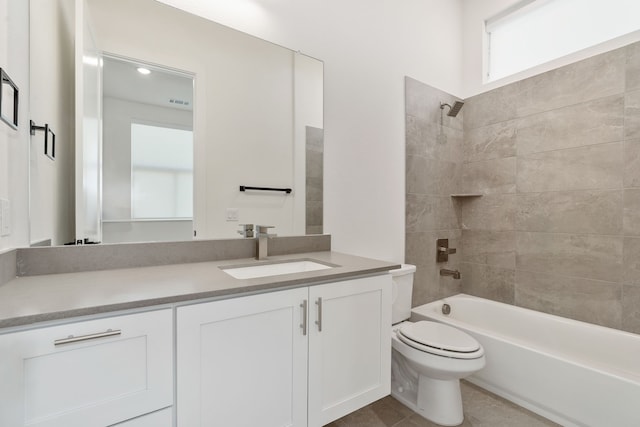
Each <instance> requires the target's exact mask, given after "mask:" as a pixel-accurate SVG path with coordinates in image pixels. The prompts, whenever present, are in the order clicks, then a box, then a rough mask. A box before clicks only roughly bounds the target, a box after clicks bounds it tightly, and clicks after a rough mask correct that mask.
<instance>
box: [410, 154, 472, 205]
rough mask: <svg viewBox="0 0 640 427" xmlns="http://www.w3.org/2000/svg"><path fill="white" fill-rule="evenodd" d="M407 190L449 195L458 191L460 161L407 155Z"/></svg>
mask: <svg viewBox="0 0 640 427" xmlns="http://www.w3.org/2000/svg"><path fill="white" fill-rule="evenodd" d="M406 169H407V177H406V178H407V181H406V182H407V190H406V191H407V192H408V193H417V194H432V195H441V196H445V195H446V196H449V195H451V194H454V193H457V192H459V191H460V163H459V162H458V163H455V162H446V161H440V160H431V159H427V158H425V157H422V156H407V166H406Z"/></svg>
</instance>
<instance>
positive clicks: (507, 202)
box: [461, 194, 516, 231]
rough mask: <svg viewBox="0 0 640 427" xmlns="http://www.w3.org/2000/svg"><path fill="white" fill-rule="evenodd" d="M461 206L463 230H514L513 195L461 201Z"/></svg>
mask: <svg viewBox="0 0 640 427" xmlns="http://www.w3.org/2000/svg"><path fill="white" fill-rule="evenodd" d="M461 204H462V228H464V229H469V230H494V231H509V230H514V229H515V212H516V195H515V194H490V195H486V196H482V197H476V198H473V199H469V200H466V201H463V202H462V203H461Z"/></svg>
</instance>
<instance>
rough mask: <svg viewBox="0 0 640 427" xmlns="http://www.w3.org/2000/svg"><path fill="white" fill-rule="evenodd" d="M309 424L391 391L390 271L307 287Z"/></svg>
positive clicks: (327, 420)
mask: <svg viewBox="0 0 640 427" xmlns="http://www.w3.org/2000/svg"><path fill="white" fill-rule="evenodd" d="M309 302H310V306H311V308H312V309H311V310H310V311H309V313H310V323H311V328H310V334H309V386H308V390H309V400H308V402H309V427H316V426H323V425H325V424H328V423H330V422H331V421H333V420H336V419H338V418H340V417H342V416H344V415H347V414H349V413H351V412H353V411H355V410H357V409H359V408H362V407H363V406H366V405H368V404H369V403H371V402H373V401H375V400H377V399H380V398H381V397H383V396H386V395H388V394H389V392H390V390H391V336H390V330H391V276H390V275H384V276H374V277H369V278H361V279H354V280H347V281H344V282H337V283H329V284H326V285H320V286H313V287H310V288H309Z"/></svg>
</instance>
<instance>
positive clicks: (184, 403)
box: [176, 288, 307, 427]
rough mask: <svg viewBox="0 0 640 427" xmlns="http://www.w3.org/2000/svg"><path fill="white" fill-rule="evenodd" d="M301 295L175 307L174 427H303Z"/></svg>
mask: <svg viewBox="0 0 640 427" xmlns="http://www.w3.org/2000/svg"><path fill="white" fill-rule="evenodd" d="M306 299H307V289H306V288H300V289H293V290H289V291H283V292H271V293H266V294H259V295H253V296H248V297H240V298H233V299H228V300H223V301H214V302H209V303H202V304H195V305H191V306H186V307H179V308H178V310H177V330H176V334H177V335H176V336H177V354H176V357H177V381H178V386H177V408H176V409H177V414H178V426H184V427H196V426H202V427H208V426H224V427H233V426H246V427H250V426H260V427H276V426H281V427H284V426H303V425H305V424H306V417H307V398H306V395H307V378H306V376H307V339H306V336H305V335H303V333H302V332H303V331H302V328H301V326H300V325H303V326H304V321H305V320H306V319H305V318H304V315H305V310H304V306H301V305H303V301H305V300H306Z"/></svg>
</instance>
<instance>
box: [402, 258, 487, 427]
mask: <svg viewBox="0 0 640 427" xmlns="http://www.w3.org/2000/svg"><path fill="white" fill-rule="evenodd" d="M415 271H416V267H415V266H413V265H408V264H403V265H402V267H401V268H399V269H397V270H392V271H391V275H392V277H393V293H392V298H393V306H392V315H391V317H392V323H393V325H392V326H391V347H392V349H393V350H392V352H393V354H392V361H391V365H392V366H391V395H392V396H393V397H394V398H396V399H397V400H399V401H400V402H401V403H403V404H404V405H405V406H407V407H409V408H410V409H412V410H413V411H415V412H417V413H418V414H420V415H422V416H423V417H424V418H426V419H428V420H429V421H432V422H434V423H437V424H440V425H444V426H457V425H460V424H462V422H463V420H464V415H463V413H462V397H461V394H460V379H461V378H465V377H467V376H469V375H471V374H473V373H474V372H476V371H478V370H480V369H482V368H483V367H484V365H485V357H484V349H483V348H482V346H481V345H480V343H478V341H476V340H475V339H474V338H473V337H472V336H471V335H469V334H467V333H465V332H463V331H461V330H459V329H456V328H454V327H452V326H449V325H445V324H442V323H438V322H431V321H424V320H423V321H419V322H409V321H407V319H409V317H411V293H412V291H413V275H414V273H415Z"/></svg>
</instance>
